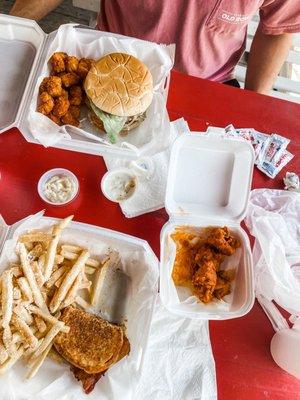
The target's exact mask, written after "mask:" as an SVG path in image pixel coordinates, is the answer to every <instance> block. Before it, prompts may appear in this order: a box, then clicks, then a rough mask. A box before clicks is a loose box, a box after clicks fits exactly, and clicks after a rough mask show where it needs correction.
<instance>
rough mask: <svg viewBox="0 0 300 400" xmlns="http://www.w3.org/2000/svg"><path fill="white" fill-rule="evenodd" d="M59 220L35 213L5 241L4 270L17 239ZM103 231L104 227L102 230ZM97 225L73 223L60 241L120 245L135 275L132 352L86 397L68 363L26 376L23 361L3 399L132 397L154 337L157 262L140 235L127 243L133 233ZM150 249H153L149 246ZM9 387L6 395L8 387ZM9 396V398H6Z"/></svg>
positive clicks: (98, 249)
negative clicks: (117, 231)
mask: <svg viewBox="0 0 300 400" xmlns="http://www.w3.org/2000/svg"><path fill="white" fill-rule="evenodd" d="M53 223H55V221H54V220H51V221H49V219H46V218H43V217H42V213H39V214H37V215H35V216H31V217H29V218H28V219H26V220H25V221H24V222H22V223H21V224H20V225H19V226H18V227H17V228H16V230H15V232H14V234H13V238H12V239H9V240H7V241H6V242H5V244H4V247H3V250H2V254H1V257H0V273H1V272H2V271H3V270H4V269H5V268H7V267H8V263H9V262H10V261H15V260H16V255H15V250H14V249H15V246H16V240H17V237H18V236H19V235H20V234H22V233H25V232H26V231H28V230H33V229H38V230H41V229H42V230H43V229H46V230H48V229H49V227H50V226H51V225H52V224H53ZM98 229H99V230H98ZM110 232H111V231H108V230H101V229H100V228H97V227H94V228H93V229H91V230H90V227H86V228H83V227H82V226H78V225H75V224H72V223H71V224H70V227H69V228H66V229H65V230H64V231H63V234H62V238H61V241H60V243H64V242H67V243H71V244H74V245H79V246H82V247H86V248H88V249H89V251H90V252H91V255H92V256H93V257H96V258H98V257H99V258H100V259H101V258H103V256H104V254H105V253H106V252H107V250H108V249H114V250H116V251H118V252H119V254H120V256H121V261H122V263H121V266H122V271H123V272H124V273H125V274H127V275H128V276H129V277H130V279H131V290H130V291H129V294H128V295H129V298H128V299H126V302H127V304H128V309H127V310H126V319H127V321H128V322H127V324H126V329H127V336H128V339H129V341H130V346H131V350H130V354H129V356H127V357H125V358H124V359H122V360H121V361H120V362H118V363H117V364H115V365H114V366H113V367H112V368H110V369H109V371H108V372H107V373H106V374H105V376H104V377H102V378H101V379H100V381H99V382H98V383H97V384H96V386H95V389H94V390H93V391H92V392H91V393H90V394H89V395H85V394H84V392H83V390H82V387H81V384H80V383H79V382H77V381H76V380H75V378H74V377H73V374H72V373H71V372H70V370H69V366H68V365H67V364H62V365H60V364H57V363H56V362H54V361H52V360H51V359H47V360H46V362H45V364H44V365H43V366H42V367H41V369H40V370H39V372H38V374H37V375H36V376H35V377H34V378H33V379H31V380H29V381H28V380H26V379H25V373H26V367H25V363H24V362H23V361H20V362H18V363H17V364H16V365H15V366H14V367H13V368H12V369H11V370H9V371H8V372H7V373H6V374H5V375H3V376H1V377H0V386H1V398H3V399H4V398H5V400H6V399H10V398H12V399H14V400H19V399H20V400H21V399H22V400H25V399H26V400H27V399H30V400H33V399H39V400H41V399H47V400H48V399H50V398H51V399H52V398H53V399H65V400H71V399H76V400H81V399H91V400H93V399H94V400H96V399H97V400H104V399H107V400H108V399H109V400H114V399H120V398H122V399H130V398H131V396H132V392H133V390H135V387H136V385H137V382H138V379H139V377H140V373H141V365H142V360H143V357H144V351H145V348H146V344H147V341H148V333H149V327H150V322H151V316H152V310H153V304H154V299H155V295H156V293H157V279H158V268H157V260H156V258H155V257H154V256H153V254H152V252H151V251H150V252H149V253H148V252H147V251H146V250H145V248H144V247H143V246H142V245H141V244H139V243H138V240H137V239H132V238H131V239H130V241H126V238H127V236H126V235H122V234H117V233H114V237H112V236H111V234H110ZM149 249H150V248H149ZM2 388H5V395H4V393H3V391H2ZM3 396H4V397H3Z"/></svg>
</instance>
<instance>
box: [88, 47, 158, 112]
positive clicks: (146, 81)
mask: <svg viewBox="0 0 300 400" xmlns="http://www.w3.org/2000/svg"><path fill="white" fill-rule="evenodd" d="M84 88H85V91H86V94H87V95H88V97H89V98H90V100H91V101H92V102H93V103H94V104H95V105H96V106H97V107H98V108H100V109H101V110H102V111H105V112H107V113H110V114H114V115H118V116H122V117H129V116H133V115H136V114H140V113H143V112H144V111H146V109H147V108H148V107H149V105H150V104H151V101H152V98H153V79H152V75H151V73H150V71H149V69H148V68H147V67H146V65H145V64H143V63H142V62H141V61H140V60H138V59H137V58H135V57H133V56H131V55H130V54H125V53H111V54H107V55H106V56H104V57H102V58H100V60H98V61H97V62H96V63H95V64H94V65H93V66H92V67H91V69H90V71H89V73H88V75H87V77H86V79H85V83H84Z"/></svg>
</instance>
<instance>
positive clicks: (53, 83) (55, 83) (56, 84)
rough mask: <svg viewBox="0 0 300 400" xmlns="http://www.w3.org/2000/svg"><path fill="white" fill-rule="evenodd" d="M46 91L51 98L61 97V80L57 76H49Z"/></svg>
mask: <svg viewBox="0 0 300 400" xmlns="http://www.w3.org/2000/svg"><path fill="white" fill-rule="evenodd" d="M46 91H47V92H48V93H49V94H50V95H51V96H52V97H58V96H60V95H61V92H62V87H61V79H60V78H59V77H58V76H51V77H50V78H49V79H48V81H47V82H46Z"/></svg>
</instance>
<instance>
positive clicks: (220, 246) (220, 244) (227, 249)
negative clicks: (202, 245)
mask: <svg viewBox="0 0 300 400" xmlns="http://www.w3.org/2000/svg"><path fill="white" fill-rule="evenodd" d="M207 244H209V245H210V246H212V247H213V248H215V249H216V250H217V251H219V252H220V253H221V254H224V255H226V256H231V255H232V254H234V253H235V251H236V249H237V248H238V247H239V246H240V243H239V241H238V240H237V239H235V238H234V237H233V236H232V235H231V234H230V232H229V229H228V228H227V227H226V226H225V227H224V228H214V229H212V230H211V231H210V233H209V235H208V237H207Z"/></svg>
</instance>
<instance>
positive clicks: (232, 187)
mask: <svg viewBox="0 0 300 400" xmlns="http://www.w3.org/2000/svg"><path fill="white" fill-rule="evenodd" d="M222 132H223V130H222V129H218V128H210V129H208V131H207V133H206V134H203V133H202V134H200V133H199V132H195V133H191V134H186V135H182V136H180V137H179V138H178V139H177V140H176V141H175V142H174V144H173V147H172V151H171V158H170V168H169V176H168V182H167V191H166V210H167V212H168V214H169V215H172V216H174V215H195V216H196V215H206V216H207V217H208V216H210V217H212V218H214V219H217V218H222V219H225V220H231V221H235V222H239V221H241V220H242V219H243V218H244V216H245V214H246V210H247V203H248V198H249V193H250V188H251V181H252V171H253V165H254V152H253V149H252V146H251V144H250V143H249V142H247V141H245V140H236V139H231V138H225V137H223V136H222Z"/></svg>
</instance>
